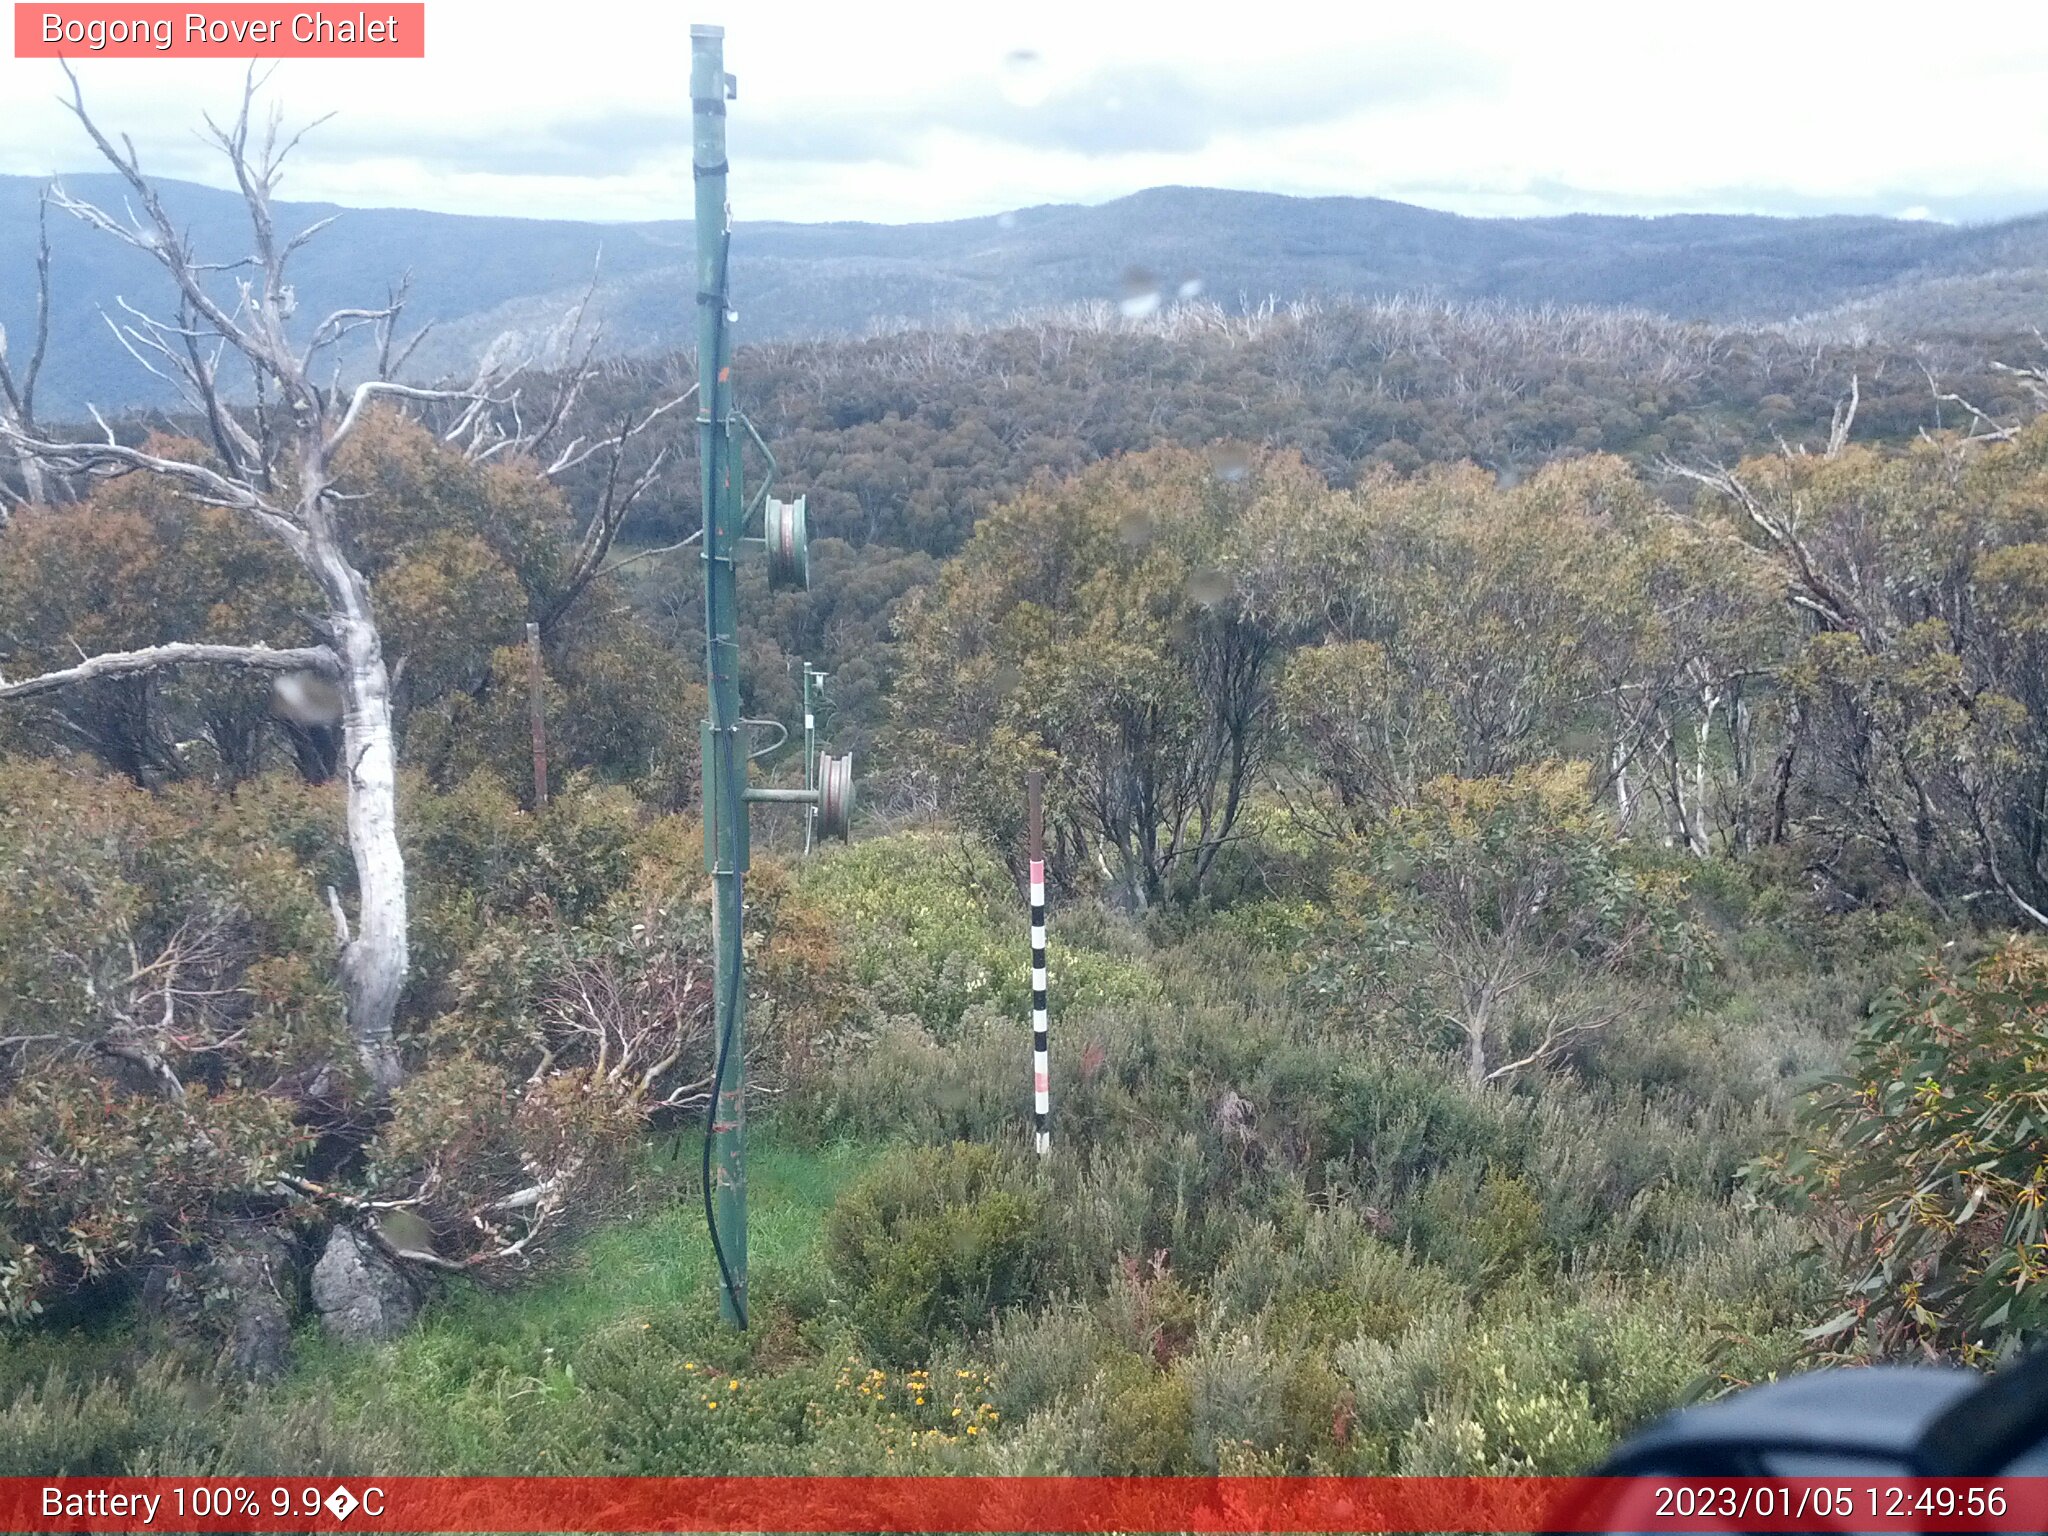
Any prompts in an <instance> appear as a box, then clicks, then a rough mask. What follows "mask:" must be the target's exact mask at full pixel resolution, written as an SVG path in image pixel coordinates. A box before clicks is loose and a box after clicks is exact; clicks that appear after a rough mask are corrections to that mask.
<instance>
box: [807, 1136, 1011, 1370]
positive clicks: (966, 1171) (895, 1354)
mask: <svg viewBox="0 0 2048 1536" xmlns="http://www.w3.org/2000/svg"><path fill="white" fill-rule="evenodd" d="M828 1250H829V1254H830V1260H831V1264H832V1269H833V1274H834V1277H835V1279H836V1280H837V1281H838V1283H839V1285H840V1287H841V1288H842V1295H843V1296H844V1298H845V1300H846V1302H847V1305H848V1308H849V1311H850V1314H851V1316H852V1318H853V1321H854V1326H855V1327H856V1328H857V1329H858V1330H859V1331H860V1334H861V1336H862V1338H864V1339H865V1340H866V1341H867V1342H868V1344H869V1345H870V1346H871V1347H872V1348H873V1349H874V1350H875V1351H876V1352H877V1353H878V1354H879V1355H880V1356H881V1357H882V1358H883V1359H884V1360H889V1361H894V1362H898V1363H904V1362H910V1361H915V1360H919V1359H923V1358H925V1357H927V1356H928V1355H929V1354H930V1352H931V1348H932V1344H933V1342H934V1341H935V1340H937V1339H940V1338H943V1337H946V1336H960V1335H964V1334H968V1333H973V1332H978V1331H980V1330H982V1329H984V1328H986V1327H987V1326H988V1325H989V1323H990V1322H992V1321H993V1320H994V1317H995V1315H996V1313H997V1312H999V1311H1000V1310H1001V1309H1003V1308H1005V1307H1009V1306H1014V1305H1016V1304H1018V1303H1019V1302H1022V1301H1025V1300H1027V1299H1029V1298H1030V1297H1032V1296H1033V1294H1034V1292H1035V1288H1036V1285H1037V1282H1038V1279H1039V1277H1040V1275H1041V1274H1042V1273H1043V1272H1044V1270H1045V1266H1046V1260H1047V1252H1048V1242H1047V1236H1046V1231H1045V1225H1044V1212H1043V1205H1042V1198H1041V1196H1040V1195H1039V1194H1038V1192H1037V1191H1036V1190H1035V1189H1034V1188H1033V1186H1032V1184H1031V1181H1030V1178H1029V1176H1028V1173H1027V1170H1025V1169H1024V1168H1023V1167H1022V1166H1021V1165H1020V1164H1019V1163H1017V1162H1016V1161H1015V1160H1013V1159H1009V1158H1006V1157H1004V1156H1003V1155H1001V1154H1000V1153H998V1152H997V1151H995V1150H994V1149H993V1148H990V1147H976V1146H969V1145H967V1144H966V1143H964V1142H956V1143H953V1144H952V1145H951V1146H947V1147H920V1148H914V1149H909V1150H905V1151H900V1152H895V1153H890V1154H888V1155H887V1156H885V1157H883V1158H882V1159H881V1160H880V1161H879V1162H877V1163H876V1164H875V1165H874V1167H872V1168H871V1169H869V1170H868V1172H867V1173H865V1174H864V1175H862V1176H861V1177H860V1178H859V1179H857V1180H856V1181H855V1182H854V1183H853V1184H852V1185H851V1186H850V1187H849V1188H848V1189H847V1190H846V1192H845V1193H844V1194H842V1195H841V1196H840V1198H839V1201H838V1203H837V1204H836V1205H835V1206H834V1207H833V1210H832V1215H831V1219H830V1222H829V1226H828Z"/></svg>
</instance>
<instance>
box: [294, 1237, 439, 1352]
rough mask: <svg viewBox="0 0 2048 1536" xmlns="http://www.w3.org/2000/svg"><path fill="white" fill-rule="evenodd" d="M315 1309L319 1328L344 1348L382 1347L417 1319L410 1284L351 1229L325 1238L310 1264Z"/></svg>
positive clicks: (417, 1306)
mask: <svg viewBox="0 0 2048 1536" xmlns="http://www.w3.org/2000/svg"><path fill="white" fill-rule="evenodd" d="M313 1305H314V1306H315V1307H317V1308H318V1309H319V1312H320V1325H321V1326H322V1327H323V1328H325V1329H326V1330H327V1331H328V1332H329V1333H331V1334H333V1335H334V1336H335V1337H336V1338H337V1339H340V1340H341V1341H342V1342H343V1343H346V1344H382V1343H384V1342H385V1341H387V1340H390V1339H395V1338H397V1337H398V1336H399V1335H400V1334H401V1333H403V1332H405V1330H406V1329H408V1328H410V1327H411V1326H412V1321H413V1319H414V1318H415V1317H417V1316H418V1315H419V1310H420V1301H419V1295H418V1293H417V1292H415V1291H414V1290H413V1288H412V1282H411V1281H409V1280H407V1279H406V1277H405V1276H404V1275H403V1274H401V1273H400V1272H399V1270H398V1267H397V1266H396V1265H395V1264H393V1263H392V1262H391V1261H390V1260H389V1259H387V1258H386V1257H384V1255H383V1254H382V1253H381V1252H379V1251H378V1249H377V1247H376V1246H375V1245H374V1244H373V1243H371V1242H370V1241H369V1239H367V1238H365V1237H364V1236H363V1235H362V1234H361V1233H359V1232H357V1231H356V1230H355V1229H354V1228H352V1227H336V1228H335V1229H334V1231H333V1232H332V1233H330V1234H329V1235H328V1238H327V1247H326V1249H325V1250H324V1251H323V1252H322V1253H321V1255H320V1262H319V1263H317V1264H315V1265H314V1266H313Z"/></svg>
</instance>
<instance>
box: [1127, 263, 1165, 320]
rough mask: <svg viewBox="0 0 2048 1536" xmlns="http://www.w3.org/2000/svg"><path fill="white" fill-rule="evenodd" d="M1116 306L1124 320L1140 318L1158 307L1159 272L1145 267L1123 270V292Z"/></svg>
mask: <svg viewBox="0 0 2048 1536" xmlns="http://www.w3.org/2000/svg"><path fill="white" fill-rule="evenodd" d="M1117 308H1118V309H1120V310H1122V311H1123V316H1124V318H1125V319H1126V320H1142V319H1144V318H1145V317H1146V316H1147V315H1149V314H1151V313H1153V312H1154V311H1155V310H1157V309H1158V308H1159V274H1158V273H1157V272H1153V271H1151V270H1150V269H1148V268H1145V267H1127V268H1125V270H1124V280H1123V293H1122V295H1121V296H1120V297H1119V298H1118V300H1117Z"/></svg>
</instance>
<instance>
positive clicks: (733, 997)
mask: <svg viewBox="0 0 2048 1536" xmlns="http://www.w3.org/2000/svg"><path fill="white" fill-rule="evenodd" d="M741 942H742V943H744V942H745V937H744V935H742V937H741ZM739 993H740V968H739V967H738V966H734V967H733V968H732V978H731V983H730V990H729V991H728V993H727V995H726V999H725V1027H724V1028H723V1029H721V1030H720V1031H719V1032H718V1060H717V1061H716V1063H715V1064H714V1065H713V1066H712V1068H711V1102H710V1103H708V1104H706V1105H705V1106H704V1229H705V1231H707V1232H709V1233H710V1234H711V1254H712V1257H714V1258H715V1259H717V1260H718V1275H719V1278H720V1279H721V1280H722V1281H724V1283H725V1294H726V1295H728V1296H730V1297H731V1298H732V1310H733V1315H734V1316H735V1317H736V1318H737V1319H738V1320H739V1325H740V1332H742V1333H744V1332H746V1330H747V1299H746V1297H745V1296H743V1295H742V1294H741V1293H740V1290H739V1288H738V1287H737V1286H735V1285H734V1284H733V1283H732V1266H731V1265H730V1264H728V1263H727V1262H726V1259H725V1244H724V1243H722V1242H720V1241H719V1239H718V1211H717V1208H716V1206H714V1205H713V1203H712V1199H711V1143H712V1141H713V1140H714V1139H715V1138H716V1136H717V1134H718V1096H719V1094H720V1093H722V1092H724V1090H725V1062H726V1057H727V1055H728V1054H729V1053H730V1051H731V1049H732V1021H733V1016H734V1015H735V1014H736V1013H737V1012H738V1011H739ZM740 1112H741V1113H742V1114H744V1113H745V1112H746V1110H745V1106H744V1105H742V1106H741V1111H740Z"/></svg>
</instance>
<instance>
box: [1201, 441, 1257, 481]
mask: <svg viewBox="0 0 2048 1536" xmlns="http://www.w3.org/2000/svg"><path fill="white" fill-rule="evenodd" d="M1251 470H1252V456H1251V455H1250V454H1249V453H1247V452H1245V450H1244V448H1243V447H1242V446H1241V445H1239V444H1237V443H1218V444H1217V445H1216V446H1215V447H1213V448H1211V449H1210V450H1209V472H1210V473H1211V474H1212V475H1214V476H1215V477H1216V478H1217V479H1218V480H1222V481H1225V482H1227V483H1228V484H1231V485H1235V484H1237V482H1238V481H1240V480H1242V479H1243V478H1244V477H1245V476H1246V475H1248V474H1250V473H1251Z"/></svg>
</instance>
